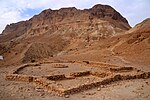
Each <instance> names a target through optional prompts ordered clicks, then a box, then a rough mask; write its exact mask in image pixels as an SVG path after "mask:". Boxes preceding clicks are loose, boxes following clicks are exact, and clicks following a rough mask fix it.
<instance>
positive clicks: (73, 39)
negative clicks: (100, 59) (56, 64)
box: [0, 4, 130, 63]
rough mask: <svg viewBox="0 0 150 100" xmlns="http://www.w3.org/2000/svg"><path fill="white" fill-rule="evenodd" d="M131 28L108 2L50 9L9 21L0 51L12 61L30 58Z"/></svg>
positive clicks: (56, 53)
mask: <svg viewBox="0 0 150 100" xmlns="http://www.w3.org/2000/svg"><path fill="white" fill-rule="evenodd" d="M129 29H130V26H129V24H128V22H127V20H126V19H125V18H124V17H123V16H122V15H121V14H120V13H119V12H117V11H116V10H115V9H113V8H112V7H110V6H108V5H101V4H98V5H95V6H93V7H92V8H90V9H84V10H80V9H76V8H74V7H72V8H61V9H59V10H51V9H47V10H44V11H42V12H41V13H40V14H38V15H35V16H33V17H32V18H31V19H29V20H27V21H22V22H18V23H13V24H10V25H7V26H6V28H5V30H4V31H3V32H2V35H1V36H0V48H1V49H0V54H1V55H4V57H5V59H6V60H8V61H9V62H11V63H16V62H20V61H22V62H29V61H32V60H33V59H37V58H45V57H54V56H59V55H64V54H66V53H67V52H70V51H73V50H80V49H82V48H85V47H87V46H89V45H91V43H93V42H94V41H102V40H105V39H107V38H108V37H112V36H115V35H118V34H124V32H125V31H127V30H129ZM12 58H13V59H12Z"/></svg>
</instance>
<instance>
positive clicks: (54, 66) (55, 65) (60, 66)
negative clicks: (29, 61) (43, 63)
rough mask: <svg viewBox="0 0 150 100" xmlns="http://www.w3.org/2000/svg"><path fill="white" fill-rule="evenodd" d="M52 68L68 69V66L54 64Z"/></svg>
mask: <svg viewBox="0 0 150 100" xmlns="http://www.w3.org/2000/svg"><path fill="white" fill-rule="evenodd" d="M53 68H68V66H67V65H63V64H54V65H53Z"/></svg>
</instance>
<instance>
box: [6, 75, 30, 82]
mask: <svg viewBox="0 0 150 100" xmlns="http://www.w3.org/2000/svg"><path fill="white" fill-rule="evenodd" d="M5 79H6V80H9V81H23V82H32V81H33V77H31V76H28V75H18V74H8V75H6V77H5Z"/></svg>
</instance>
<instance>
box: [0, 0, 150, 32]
mask: <svg viewBox="0 0 150 100" xmlns="http://www.w3.org/2000/svg"><path fill="white" fill-rule="evenodd" d="M96 4H104V5H110V6H112V7H113V8H114V9H116V10H117V11H118V12H119V13H121V15H122V16H124V17H125V18H126V19H127V20H128V22H129V24H130V25H131V26H132V27H133V26H135V25H136V24H137V23H140V22H141V21H143V20H144V19H146V18H150V0H0V33H1V32H2V31H3V30H4V28H5V26H6V25H7V24H10V23H16V22H18V21H22V20H28V19H29V18H31V17H32V16H34V15H35V14H39V13H40V12H41V11H42V10H44V9H48V8H50V9H53V10H54V9H60V8H62V7H76V8H78V9H87V8H91V7H92V6H94V5H96Z"/></svg>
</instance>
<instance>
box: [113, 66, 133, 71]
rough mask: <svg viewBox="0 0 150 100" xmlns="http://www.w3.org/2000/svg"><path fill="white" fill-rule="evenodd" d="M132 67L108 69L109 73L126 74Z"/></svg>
mask: <svg viewBox="0 0 150 100" xmlns="http://www.w3.org/2000/svg"><path fill="white" fill-rule="evenodd" d="M132 70H133V67H118V68H110V71H111V72H126V71H132Z"/></svg>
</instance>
